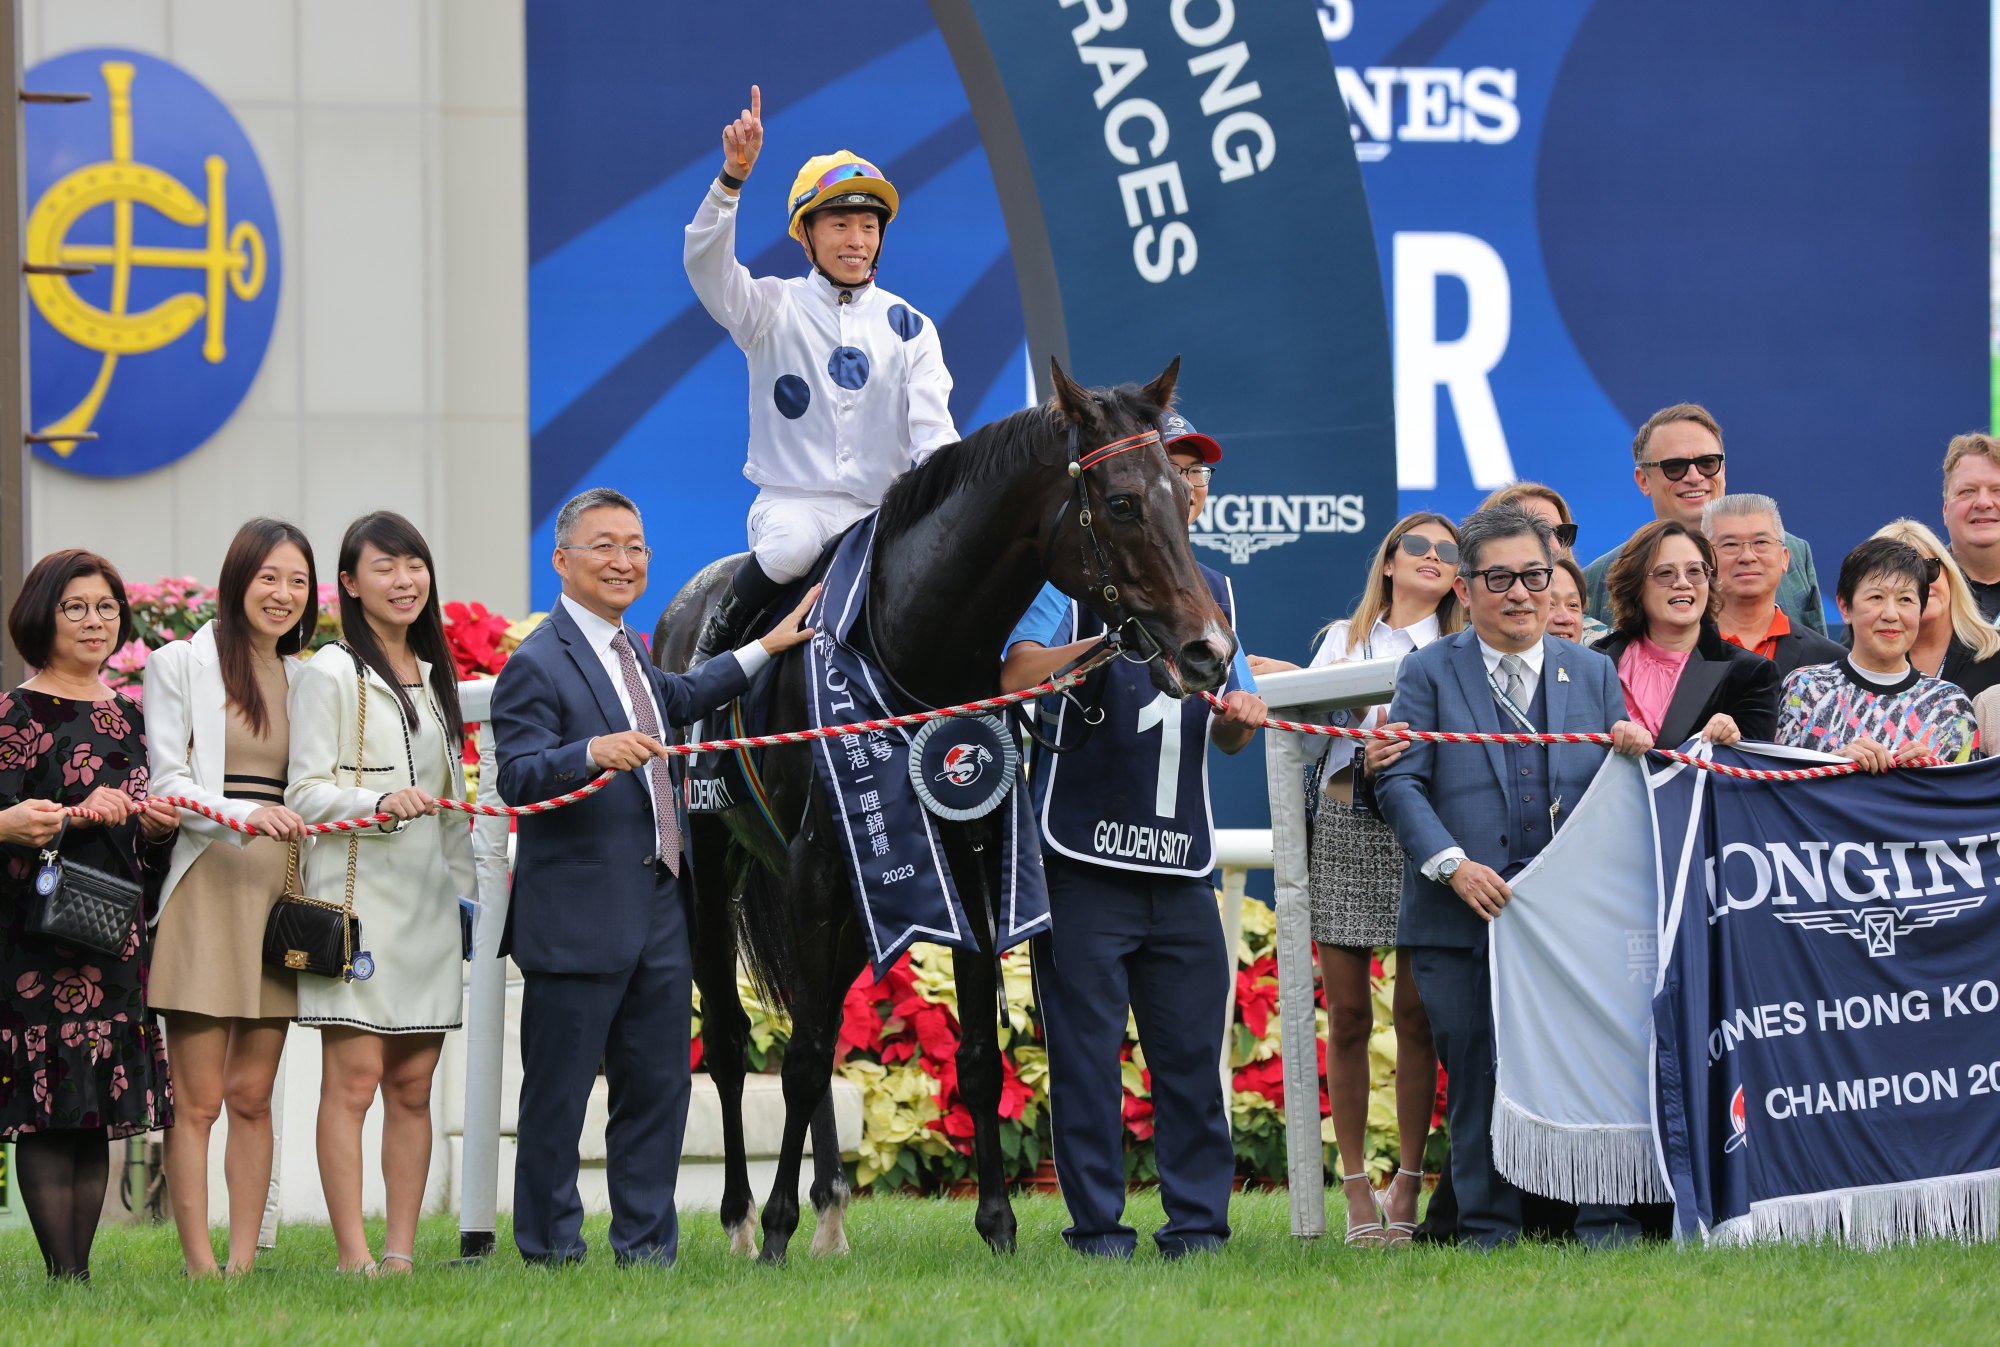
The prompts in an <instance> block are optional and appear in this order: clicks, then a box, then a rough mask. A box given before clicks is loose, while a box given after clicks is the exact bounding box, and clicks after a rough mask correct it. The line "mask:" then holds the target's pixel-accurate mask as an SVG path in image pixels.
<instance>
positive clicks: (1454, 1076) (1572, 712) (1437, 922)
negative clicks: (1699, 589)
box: [1376, 505, 1653, 1248]
mask: <svg viewBox="0 0 2000 1347" xmlns="http://www.w3.org/2000/svg"><path fill="white" fill-rule="evenodd" d="M1551 540H1552V534H1551V531H1550V528H1549V526H1548V524H1547V523H1546V522H1544V521H1543V520H1542V519H1541V518H1539V517H1538V516H1536V515H1533V514H1529V513H1527V512H1526V511H1524V510H1522V509H1520V508H1519V507H1518V506H1513V505H1502V506H1496V507H1494V508H1493V509H1490V510H1481V511H1480V512H1479V513H1477V514H1474V515H1472V516H1471V517H1470V518H1468V519H1467V520H1466V521H1465V522H1464V523H1462V524H1461V525H1459V535H1458V552H1459V562H1458V579H1457V581H1456V585H1457V589H1458V597H1459V599H1460V601H1461V602H1463V603H1464V604H1465V608H1466V612H1467V614H1468V615H1469V617H1470V619H1471V623H1472V625H1471V627H1470V628H1469V629H1468V630H1466V631H1462V632H1459V633H1457V634H1456V635H1453V636H1447V637H1443V638H1441V639H1439V640H1437V641H1433V642H1432V643H1431V644H1430V645H1428V646H1425V647H1424V648H1423V649H1421V650H1418V651H1415V652H1414V653H1412V654H1410V655H1407V656H1405V657H1404V659H1403V663H1402V666H1401V667H1400V668H1399V669H1398V670H1397V671H1396V695H1395V699H1394V701H1393V702H1392V704H1391V706H1390V712H1389V718H1390V720H1391V721H1402V722H1406V723H1407V724H1408V725H1409V726H1410V728H1412V729H1417V730H1456V731H1478V732H1482V733H1498V732H1506V731H1526V732H1534V733H1548V732H1560V731H1594V732H1602V731H1605V730H1609V731H1610V732H1611V735H1612V740H1613V745H1614V747H1615V748H1616V749H1617V751H1618V752H1620V753H1632V754H1637V753H1643V752H1645V751H1646V750H1647V749H1648V748H1651V747H1652V743H1653V741H1652V736H1650V735H1649V734H1647V733H1646V731H1645V729H1644V728H1643V727H1641V726H1639V725H1637V724H1635V723H1634V722H1632V721H1629V720H1627V719H1626V718H1625V697H1624V694H1623V693H1622V692H1621V691H1620V690H1619V686H1618V670H1617V668H1616V667H1615V666H1614V665H1613V664H1612V663H1611V661H1610V660H1608V659H1606V658H1605V657H1604V656H1602V655H1600V654H1597V653H1596V652H1595V651H1590V650H1585V649H1584V648H1583V647H1582V646H1579V645H1573V644H1571V643H1570V642H1568V641H1565V640H1561V639H1558V638H1557V637H1553V636H1547V635H1545V634H1544V631H1543V629H1544V628H1545V627H1546V626H1547V625H1548V615H1549V596H1548V586H1549V578H1550V576H1551V574H1552V573H1553V571H1552V566H1553V558H1554V552H1553V549H1552V541H1551ZM1388 756H1389V755H1388V754H1386V753H1383V754H1378V755H1377V757H1378V759H1379V758H1381V757H1388ZM1603 761H1604V750H1603V749H1601V748H1598V747H1595V746H1592V745H1589V744H1527V745H1513V744H1509V745H1504V746H1503V745H1500V744H1484V745H1480V746H1477V747H1474V746H1471V745H1457V744H1444V745H1435V746H1434V745H1429V744H1413V745H1411V746H1410V747H1409V748H1408V749H1407V750H1406V751H1404V752H1401V753H1398V754H1395V755H1394V756H1393V758H1392V759H1391V760H1390V761H1389V763H1388V765H1387V766H1386V767H1385V768H1383V769H1381V775H1380V777H1379V778H1378V782H1377V786H1376V798H1377V801H1378V802H1379V804H1380V807H1381V810H1382V816H1383V817H1384V818H1385V819H1387V820H1388V822H1389V826H1390V827H1392V828H1394V829H1395V831H1396V840H1397V841H1398V842H1399V843H1400V844H1401V846H1402V848H1403V852H1404V856H1405V860H1404V863H1403V903H1402V910H1401V913H1400V915H1399V917H1398V919H1397V928H1396V935H1397V940H1396V943H1397V945H1398V946H1399V947H1400V948H1402V949H1404V950H1407V951H1408V953H1409V958H1410V967H1411V969H1412V971H1413V972H1414V974H1415V976H1416V979H1417V991H1418V993H1419V995H1420V996H1421V997H1422V998H1423V1003H1424V1010H1425V1011H1426V1013H1427V1014H1428V1015H1429V1016H1430V1022H1431V1033H1432V1036H1433V1037H1434V1038H1435V1039H1436V1041H1437V1048H1438V1056H1439V1058H1440V1060H1441V1061H1442V1062H1443V1063H1444V1069H1445V1073H1446V1076H1447V1078H1448V1083H1447V1094H1446V1102H1445V1108H1446V1114H1447V1116H1448V1117H1449V1118H1450V1120H1451V1143H1452V1144H1451V1181H1452V1186H1453V1188H1454V1189H1455V1191H1456V1193H1457V1198H1458V1206H1459V1215H1458V1231H1459V1238H1460V1240H1461V1242H1463V1243H1468V1244H1474V1245H1477V1246H1480V1247H1483V1248H1493V1247H1497V1246H1499V1245H1503V1244H1507V1243H1510V1242H1512V1241H1513V1240H1515V1239H1516V1238H1518V1237H1519V1236H1520V1233H1521V1190H1520V1189H1518V1188H1516V1187H1515V1186H1514V1185H1513V1184H1511V1183H1509V1182H1508V1181H1507V1180H1506V1179H1504V1178H1502V1177H1501V1176H1500V1174H1499V1173H1498V1172H1497V1171H1496V1170H1495V1169H1494V1167H1493V1141H1492V1127H1493V1088H1494V1087H1493V1070H1494V1062H1493V1019H1492V1004H1491V984H1490V981H1489V977H1488V972H1487V962H1486V931H1487V923H1488V922H1491V921H1492V920H1493V919H1494V918H1495V917H1497V916H1498V915H1499V914H1500V913H1501V911H1502V910H1503V909H1504V908H1505V906H1506V903H1507V900H1508V899H1509V898H1510V897H1512V896H1513V895H1512V890H1511V889H1510V888H1509V887H1508V885H1507V881H1508V879H1509V878H1511V877H1512V876H1513V875H1515V874H1517V873H1519V872H1520V871H1521V870H1522V869H1523V868H1524V867H1525V866H1526V865H1527V864H1528V862H1529V861H1530V860H1532V859H1534V857H1535V856H1536V855H1538V854H1539V853H1540V852H1541V850H1542V848H1543V847H1544V846H1546V845H1548V841H1549V838H1550V836H1551V835H1552V834H1553V833H1554V831H1555V829H1556V828H1557V827H1558V826H1560V825H1561V822H1562V818H1563V812H1564V811H1565V810H1568V809H1572V808H1574V807H1575V805H1576V802H1577V801H1578V800H1580V799H1582V798H1583V793H1584V791H1585V790H1586V789H1587V788H1588V787H1589V785H1590V780H1591V778H1592V777H1593V776H1595V775H1596V774H1597V769H1598V767H1599V766H1600V765H1601V764H1602V763H1603ZM1577 1233H1578V1234H1579V1236H1581V1237H1582V1238H1584V1239H1585V1240H1589V1241H1603V1240H1608V1239H1613V1238H1619V1237H1630V1236H1632V1235H1634V1234H1636V1233H1637V1227H1636V1224H1635V1223H1633V1221H1632V1220H1631V1217H1630V1215H1629V1213H1627V1212H1626V1211H1625V1210H1624V1209H1622V1208H1612V1207H1601V1206H1599V1207H1592V1206H1585V1207H1583V1208H1582V1209H1581V1211H1580V1212H1579V1215H1578V1218H1577Z"/></svg>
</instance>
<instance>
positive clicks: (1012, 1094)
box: [1000, 1052, 1035, 1122]
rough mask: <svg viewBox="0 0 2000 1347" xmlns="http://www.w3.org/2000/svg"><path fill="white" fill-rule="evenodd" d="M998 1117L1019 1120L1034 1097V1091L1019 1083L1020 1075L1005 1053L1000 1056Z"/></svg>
mask: <svg viewBox="0 0 2000 1347" xmlns="http://www.w3.org/2000/svg"><path fill="white" fill-rule="evenodd" d="M1000 1073H1001V1074H1000V1116H1001V1117H1003V1118H1011V1119H1013V1120H1014V1121H1015V1122H1019V1121H1020V1120H1021V1113H1022V1111H1023V1110H1024V1109H1026V1108H1027V1107H1028V1103H1029V1101H1030V1100H1032V1099H1033V1098H1034V1097H1035V1092H1034V1090H1033V1089H1032V1088H1031V1087H1029V1086H1026V1085H1023V1084H1022V1083H1021V1073H1020V1072H1018V1071H1016V1070H1015V1069H1014V1059H1013V1058H1012V1057H1009V1056H1008V1055H1007V1054H1006V1053H1004V1052H1003V1053H1001V1054H1000Z"/></svg>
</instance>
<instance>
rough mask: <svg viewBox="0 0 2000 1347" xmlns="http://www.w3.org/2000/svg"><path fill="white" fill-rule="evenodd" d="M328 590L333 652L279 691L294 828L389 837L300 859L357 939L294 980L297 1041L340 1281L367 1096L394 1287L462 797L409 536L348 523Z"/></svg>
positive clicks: (425, 1145)
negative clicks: (346, 972)
mask: <svg viewBox="0 0 2000 1347" xmlns="http://www.w3.org/2000/svg"><path fill="white" fill-rule="evenodd" d="M340 589H341V593H340V613H341V620H342V626H343V630H345V632H346V633H347V639H346V640H345V641H343V642H342V643H341V644H339V645H334V646H328V647H326V648H324V649H322V650H321V651H320V652H319V653H318V654H316V655H314V656H313V658H312V659H311V661H309V662H308V663H307V664H306V666H305V668H304V669H302V670H301V671H300V672H299V676H298V678H297V680H296V681H295V682H294V684H293V686H292V697H291V717H292V757H291V773H290V784H289V785H288V786H287V787H286V789H285V802H286V803H287V804H289V805H290V806H291V807H292V808H293V809H296V810H297V811H298V812H299V814H300V815H301V816H302V817H304V818H305V819H306V821H307V822H309V823H319V822H329V821H331V820H334V819H349V818H357V817H362V816H366V815H369V814H376V813H387V814H390V815H391V816H392V822H391V823H387V824H384V825H382V826H381V827H379V828H364V829H361V830H359V831H357V832H351V833H344V834H343V833H329V834H324V835H322V836H320V837H319V838H318V839H317V841H316V842H315V844H314V846H313V847H312V849H311V854H310V856H309V857H308V859H307V862H306V871H305V883H306V891H307V893H308V894H309V895H310V896H312V897H314V898H318V899H320V900H322V901H325V902H331V903H340V902H342V901H343V900H344V898H345V895H346V893H347V889H348V882H349V871H350V865H351V868H352V874H353V897H354V912H355V916H356V917H357V918H359V920H360V924H361V934H360V939H359V940H358V941H357V942H356V943H357V944H358V946H359V948H358V949H356V950H355V951H354V952H353V959H352V965H353V966H352V974H351V976H350V977H346V978H340V977H334V978H325V977H315V976H312V975H310V974H306V975H301V977H300V978H299V1023H301V1024H310V1025H313V1026H315V1027H317V1028H318V1029H319V1030H320V1043H321V1058H322V1062H323V1074H324V1087H323V1090H322V1093H321V1095H320V1109H319V1128H318V1141H319V1165H320V1182H321V1184H322V1185H323V1186H324V1188H325V1190H326V1204H327V1212H328V1215H329V1217H330V1218H331V1220H332V1222H333V1229H334V1237H335V1241H336V1243H337V1244H338V1247H339V1251H340V1266H341V1268H342V1269H343V1270H345V1271H359V1272H373V1271H374V1270H375V1268H376V1264H375V1262H374V1261H373V1259H372V1258H371V1257H370V1254H369V1248H368V1243H367V1236H366V1232H365V1231H364V1230H363V1228H362V1222H361V1123H362V1118H363V1117H364V1116H365V1115H366V1113H367V1111H368V1108H369V1105H370V1104H371V1103H372V1102H373V1101H374V1098H375V1095H376V1093H377V1092H378V1091H379V1092H380V1093H381V1096H382V1106H383V1119H382V1178H383V1184H384V1187H385V1188H386V1190H387V1194H388V1202H387V1208H388V1210H387V1216H388V1228H387V1231H386V1232H385V1234H384V1240H383V1254H382V1270H383V1271H385V1272H399V1273H400V1272H408V1271H409V1270H410V1267H411V1257H412V1254H413V1252H414V1244H415V1240H416V1226H417V1214H418V1210H419V1208H420V1206H421V1205H422V1201H423V1192H424V1180H425V1177H426V1175H427V1174H428V1173H429V1170H430V1153H431V1116H430V1092H431V1077H432V1075H433V1074H434V1073H435V1072H436V1070H437V1063H438V1054H439V1051H440V1049H441V1048H442V1047H443V1045H444V1035H445V1032H446V1031H447V1030H451V1029H456V1028H458V1027H459V1025H460V1006H461V1004H462V999H463V992H462V987H463V972H462V967H461V963H460V937H459V916H458V900H459V898H460V897H466V898H470V897H471V896H472V895H473V893H474V887H473V870H472V835H471V830H470V827H469V823H468V820H467V819H466V816H465V815H464V814H462V813H458V812H455V811H444V812H440V810H439V808H438V804H437V801H438V799H439V798H441V797H443V798H450V799H461V798H463V796H464V771H463V768H462V766H461V763H460V753H461V751H462V747H463V743H464V726H463V723H462V722H461V720H460V716H459V708H458V686H457V683H456V682H455V681H454V679H453V670H452V662H451V657H450V652H449V650H448V649H447V647H446V645H445V639H444V623H443V618H442V616H441V614H440V611H439V606H438V600H437V594H436V592H435V590H434V589H433V588H432V585H431V559H430V548H429V547H428V545H426V544H425V542H424V539H423V536H422V535H421V534H419V533H418V532H417V530H416V528H415V527H414V526H412V525H411V524H410V522H409V521H408V520H406V519H404V518H403V517H402V516H400V515H396V514H391V513H387V512H378V513H376V514H371V515H365V516H363V517H362V518H360V519H358V520H356V521H355V522H354V523H353V524H352V525H350V526H349V528H348V530H347V535H346V537H345V538H343V539H342V541H341V545H340ZM364 705H365V711H364ZM364 714H365V718H366V719H365V724H366V728H365V731H364V729H363V717H364ZM357 750H358V751H357ZM350 858H351V859H350Z"/></svg>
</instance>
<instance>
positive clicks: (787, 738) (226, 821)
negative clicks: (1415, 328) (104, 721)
mask: <svg viewBox="0 0 2000 1347" xmlns="http://www.w3.org/2000/svg"><path fill="white" fill-rule="evenodd" d="M1117 653H1118V647H1117V646H1116V645H1115V644H1112V643H1108V642H1107V643H1106V644H1105V645H1104V646H1103V648H1102V649H1100V650H1098V651H1097V652H1096V653H1095V654H1094V655H1092V656H1091V657H1090V658H1088V659H1086V660H1084V661H1083V662H1082V663H1080V664H1078V665H1077V666H1076V667H1075V668H1074V669H1071V670H1070V671H1069V672H1067V673H1064V674H1060V675H1058V676H1056V677H1054V678H1051V679H1049V680H1048V681H1047V682H1045V683H1038V684H1036V685H1035V686H1034V687H1031V688H1024V689H1022V690H1021V691H1019V692H1007V693H1002V694H1001V695H1000V696H998V697H981V698H979V699H978V700H977V701H970V702H964V703H962V704H960V705H958V706H946V707H941V708H939V709H938V710H935V711H919V712H916V713H914V714H911V715H907V716H885V717H883V718H882V719H880V720H857V721H855V722H854V723H853V724H851V725H829V726H826V727H824V728H822V729H816V730H788V731H785V732H783V733H780V734H756V735H750V736H748V737H746V738H741V739H708V740H704V741H703V742H701V743H698V744H669V745H667V752H668V753H669V754H671V755H673V756H675V757H690V756H693V755H695V754H698V753H713V752H726V751H729V750H732V749H738V748H774V747H777V746H779V745H783V744H809V743H811V742H813V741H814V740H815V739H837V738H840V737H842V736H844V735H849V734H867V733H869V732H870V731H873V730H888V729H908V728H910V727H911V726H915V725H922V724H924V723H925V722H926V721H932V720H948V719H951V718H953V717H957V716H976V715H983V714H985V713H986V712H988V711H1001V710H1005V709H1006V708H1007V707H1010V706H1013V705H1015V704H1016V703H1017V702H1028V701H1034V700H1035V699H1036V698H1038V697H1047V696H1050V695H1052V694H1054V693H1058V692H1063V691H1065V690H1067V689H1069V688H1072V687H1075V686H1076V685H1077V684H1078V683H1081V682H1082V681H1083V680H1084V679H1085V678H1086V677H1087V676H1088V675H1089V674H1091V673H1092V672H1093V671H1095V670H1096V669H1097V668H1098V667H1099V666H1100V665H1102V664H1104V663H1105V662H1106V661H1107V660H1109V659H1111V658H1112V656H1114V655H1116V654H1117ZM617 775H618V774H617V773H616V772H611V771H606V772H601V773H599V774H598V775H597V776H596V777H595V778H593V779H592V780H591V781H589V782H588V783H586V784H585V785H582V786H579V787H578V788H577V789H575V790H573V791H570V792H568V793H567V794H564V795H557V796H554V797H553V798H551V799H547V800H538V801H536V802H535V803H533V804H521V805H491V804H467V803H466V802H465V801H463V800H447V799H440V800H438V802H437V803H438V807H439V808H441V809H456V810H458V811H460V812H461V813H466V814H478V815H482V816H483V817H486V818H518V817H520V816H521V815H523V814H547V813H550V812H551V811H553V810H557V809H561V808H563V807H564V806H565V805H572V804H575V803H576V802H577V801H579V800H586V799H589V798H590V797H591V796H592V795H595V794H596V793H597V792H598V791H600V790H603V789H604V788H605V787H606V786H607V785H609V784H610V783H611V780H612V778H614V777H615V776H617ZM151 799H152V800H160V801H163V802H164V803H167V804H170V805H173V806H174V807H175V808H177V809H185V810H187V811H188V812H189V813H191V814H200V815H201V816H202V817H203V818H206V819H212V820H214V821H215V822H217V823H220V824H222V825H223V826H224V827H225V828H231V829H233V830H235V831H236V832H239V833H244V834H246V835H248V836H251V837H257V836H261V835H262V834H260V833H259V832H258V830H257V829H255V828H253V827H251V826H250V825H249V824H247V823H241V822H238V821H237V820H236V819H233V818H229V817H226V816H225V815H223V814H220V813H217V812H216V811H215V810H213V809H211V808H209V807H208V806H207V805H205V804H202V803H201V802H199V801H197V800H190V799H188V798H187V797H186V796H184V795H155V796H152V797H151ZM145 803H150V800H149V801H145V802H142V803H141V804H140V805H138V806H136V807H137V808H143V807H144V805H145ZM64 812H65V813H67V814H69V815H71V816H72V817H76V818H84V819H89V820H90V821H92V822H102V821H103V820H102V819H101V818H100V817H99V815H98V814H97V812H96V811H95V810H91V809H86V808H84V807H83V806H82V805H71V806H69V807H68V808H67V809H66V810H65V811H64ZM394 818H395V816H394V815H393V814H368V815H365V816H363V817H361V818H344V819H336V820H334V821H333V822H331V823H309V824H307V825H306V831H307V832H308V833H346V832H355V831H358V830H359V829H362V828H374V827H379V826H380V825H382V824H384V823H389V822H392V821H394Z"/></svg>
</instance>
